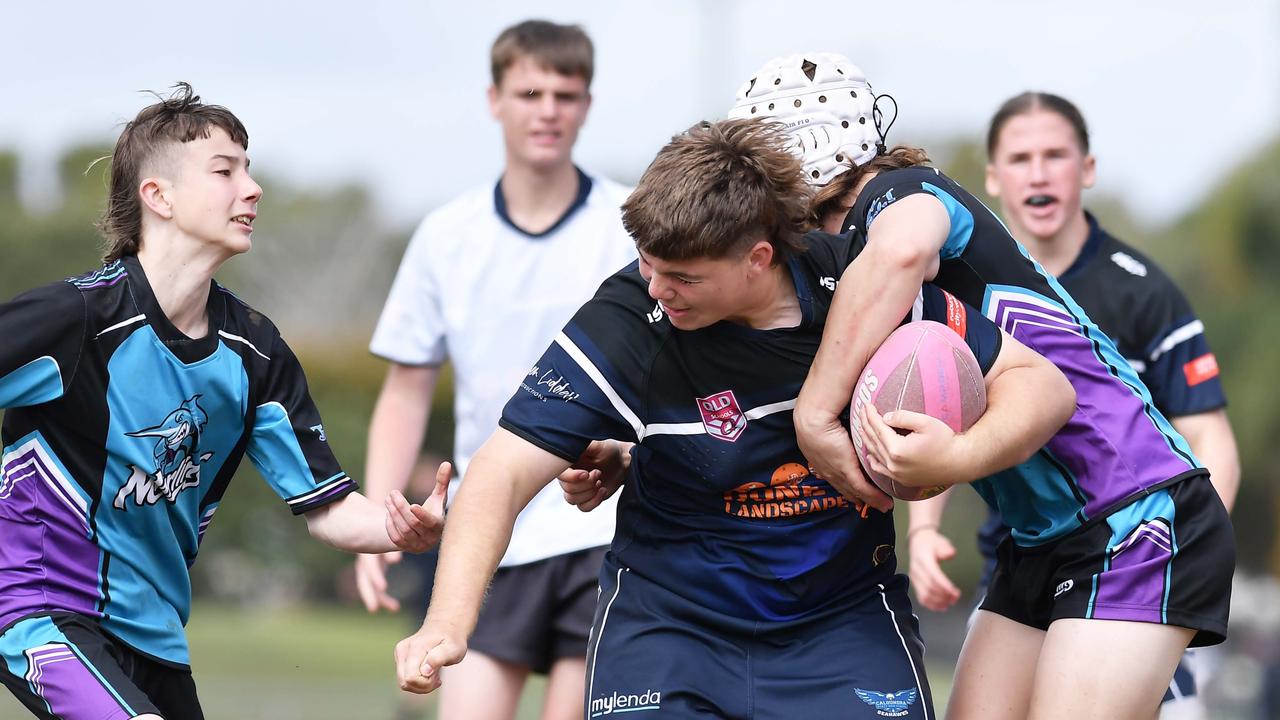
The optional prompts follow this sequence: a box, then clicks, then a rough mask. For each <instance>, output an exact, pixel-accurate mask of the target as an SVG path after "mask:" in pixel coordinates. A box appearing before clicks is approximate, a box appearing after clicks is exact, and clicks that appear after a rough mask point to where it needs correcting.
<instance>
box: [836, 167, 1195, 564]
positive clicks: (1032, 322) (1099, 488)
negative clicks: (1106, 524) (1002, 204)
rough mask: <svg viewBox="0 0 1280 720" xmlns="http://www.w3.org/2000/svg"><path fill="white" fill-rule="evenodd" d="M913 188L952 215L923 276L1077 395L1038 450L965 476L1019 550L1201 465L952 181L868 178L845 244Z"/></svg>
mask: <svg viewBox="0 0 1280 720" xmlns="http://www.w3.org/2000/svg"><path fill="white" fill-rule="evenodd" d="M921 193H926V194H929V195H932V196H934V197H936V198H937V199H938V200H939V201H941V202H942V205H943V206H944V207H945V208H946V211H947V213H948V216H949V218H950V221H951V227H950V231H949V234H948V237H947V239H946V242H945V243H944V244H943V246H942V250H941V253H940V261H941V263H940V266H939V270H938V275H937V277H936V278H935V279H934V282H935V283H936V284H937V285H938V286H939V287H942V288H943V289H945V290H947V291H948V292H951V293H953V294H954V295H955V296H956V297H958V298H960V300H963V301H964V302H966V303H968V304H969V305H972V306H974V307H977V308H981V310H982V313H983V314H984V315H986V317H988V318H989V319H990V320H992V321H993V322H995V323H996V324H997V325H999V326H1000V327H1001V328H1002V329H1004V330H1005V331H1006V332H1008V333H1009V334H1010V335H1012V336H1013V337H1014V338H1016V339H1018V340H1019V341H1021V342H1022V343H1023V344H1024V345H1027V346H1028V347H1030V348H1031V349H1033V350H1035V351H1036V352H1038V353H1040V354H1041V355H1043V356H1044V357H1046V358H1048V359H1049V360H1050V361H1051V362H1052V363H1053V364H1055V365H1057V366H1058V368H1059V369H1060V370H1062V372H1063V374H1065V375H1066V377H1067V379H1068V380H1069V381H1070V382H1071V384H1072V386H1073V387H1074V388H1075V391H1076V404H1077V409H1076V412H1075V414H1074V415H1073V416H1072V417H1071V419H1070V420H1068V421H1067V424H1066V426H1065V427H1064V428H1063V429H1062V430H1061V431H1060V432H1059V433H1058V434H1057V435H1055V436H1054V437H1053V439H1051V440H1050V441H1049V443H1048V444H1047V445H1046V446H1045V447H1044V448H1042V449H1041V450H1040V452H1038V453H1036V454H1035V455H1034V456H1032V457H1031V459H1030V460H1028V461H1027V462H1025V463H1022V464H1020V465H1017V466H1015V467H1013V468H1010V469H1008V470H1005V471H1003V472H1000V473H997V474H996V475H993V476H992V477H990V478H986V479H982V480H977V481H975V482H974V483H973V486H974V489H976V490H977V491H978V493H979V494H980V495H982V497H983V498H984V499H985V500H986V501H987V502H988V504H990V505H991V506H993V507H995V508H996V509H998V510H999V511H1000V514H1001V515H1002V516H1003V517H1004V520H1005V522H1006V523H1008V524H1009V525H1010V527H1012V528H1013V536H1014V539H1015V540H1016V541H1017V542H1018V543H1019V544H1020V545H1025V546H1032V545H1040V544H1043V543H1047V542H1050V541H1053V540H1056V539H1058V538H1060V537H1063V536H1065V535H1067V534H1068V533H1070V532H1072V531H1074V530H1076V529H1078V528H1080V527H1082V526H1083V525H1085V524H1086V523H1089V522H1091V521H1094V520H1097V519H1098V518H1102V517H1106V516H1107V515H1109V514H1111V513H1112V512H1114V511H1116V510H1117V509H1119V508H1122V507H1124V506H1126V505H1129V504H1130V503H1131V502H1132V501H1133V500H1134V499H1135V498H1138V497H1141V496H1143V495H1145V494H1147V493H1149V492H1151V491H1152V490H1154V489H1157V488H1160V487H1164V486H1167V485H1170V484H1172V483H1175V482H1178V481H1180V480H1182V479H1185V478H1187V477H1191V476H1193V475H1196V474H1201V473H1203V472H1204V470H1203V469H1202V468H1200V467H1199V462H1198V461H1197V460H1196V459H1195V457H1194V456H1193V455H1192V452H1191V448H1190V446H1188V445H1187V442H1186V440H1185V439H1183V437H1182V436H1181V435H1179V434H1178V433H1177V431H1175V430H1174V429H1173V426H1172V425H1170V424H1169V421H1168V420H1167V419H1166V418H1165V417H1164V416H1163V415H1162V414H1161V413H1160V412H1159V411H1158V410H1156V408H1155V406H1154V404H1153V402H1152V399H1151V394H1150V392H1149V391H1148V390H1147V388H1146V386H1145V385H1143V383H1142V381H1141V380H1140V379H1139V378H1138V375H1137V373H1136V372H1134V370H1133V368H1132V367H1130V365H1129V363H1127V362H1126V361H1125V360H1124V358H1123V357H1122V356H1121V355H1120V352H1119V351H1118V350H1117V349H1116V347H1115V344H1114V343H1113V342H1112V341H1111V339H1110V338H1108V337H1107V336H1106V334H1104V333H1103V332H1102V331H1101V330H1099V329H1098V326H1097V325H1095V324H1094V322H1093V321H1092V320H1091V319H1090V317H1089V315H1088V314H1087V313H1086V312H1085V311H1084V309H1083V308H1081V307H1080V305H1079V304H1078V303H1077V302H1076V300H1075V299H1073V298H1072V296H1071V295H1070V294H1069V293H1068V292H1067V291H1066V290H1065V289H1064V288H1063V287H1062V285H1061V284H1059V282H1058V281H1057V280H1056V279H1055V278H1054V277H1053V276H1052V275H1050V274H1049V273H1047V272H1045V270H1044V269H1043V268H1041V267H1040V265H1039V264H1038V263H1036V262H1035V261H1034V260H1032V259H1031V256H1030V255H1029V254H1028V253H1027V251H1026V249H1025V248H1023V247H1022V245H1020V244H1019V243H1018V242H1017V241H1016V240H1014V238H1013V236H1012V235H1010V234H1009V232H1008V230H1007V229H1006V228H1005V227H1004V225H1003V224H1002V223H1001V222H1000V220H999V218H997V217H996V215H995V214H994V213H992V212H991V211H990V210H989V209H988V208H987V207H986V206H985V205H983V204H982V202H981V201H979V200H978V199H977V198H975V197H974V196H973V195H972V194H970V193H969V192H968V191H967V190H965V189H964V188H962V187H960V186H959V185H958V184H957V183H956V182H955V181H953V180H952V179H951V178H948V177H947V176H945V175H943V174H942V173H941V172H939V171H937V170H935V169H934V168H930V167H911V168H904V169H901V170H889V171H886V172H882V173H880V174H879V175H877V176H876V177H874V178H872V180H871V181H870V182H868V183H867V185H866V187H865V188H864V189H863V190H862V192H861V193H860V194H859V197H858V200H857V202H855V203H854V206H853V208H852V209H851V210H850V211H849V215H848V216H847V218H846V222H845V228H846V230H847V231H849V232H851V233H852V236H853V239H854V241H855V245H857V247H859V248H861V247H864V246H865V243H866V241H867V229H868V228H869V227H871V226H872V224H873V223H874V222H875V221H876V218H877V217H878V216H879V214H880V212H882V211H883V210H884V209H885V208H886V207H888V206H890V205H892V204H893V203H895V202H897V201H899V200H901V199H902V198H904V197H910V196H911V195H915V194H921Z"/></svg>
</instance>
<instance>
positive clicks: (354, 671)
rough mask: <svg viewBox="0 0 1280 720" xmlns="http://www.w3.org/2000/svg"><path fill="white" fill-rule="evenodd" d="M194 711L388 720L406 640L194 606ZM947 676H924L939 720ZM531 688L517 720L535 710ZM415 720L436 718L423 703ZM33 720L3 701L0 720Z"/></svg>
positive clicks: (325, 616) (366, 627)
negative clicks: (395, 651) (398, 650)
mask: <svg viewBox="0 0 1280 720" xmlns="http://www.w3.org/2000/svg"><path fill="white" fill-rule="evenodd" d="M187 630H188V636H189V637H190V640H191V651H192V658H193V659H192V662H193V666H194V669H195V676H196V684H197V686H198V687H199V690H200V699H201V703H202V705H203V706H204V711H205V715H206V717H208V718H209V720H224V719H230V718H236V719H237V720H268V719H269V720H390V719H391V718H394V717H396V714H395V709H396V704H397V701H398V697H399V696H400V695H401V693H400V691H399V689H397V688H396V686H395V681H394V669H393V667H392V662H391V651H392V648H393V647H394V646H395V643H396V641H398V640H399V639H400V638H401V637H403V636H404V635H405V633H406V631H407V630H408V627H407V626H406V621H405V620H404V618H402V617H388V616H386V615H377V616H370V615H367V614H365V613H364V612H362V611H359V610H356V609H344V608H317V607H297V608H286V609H278V610H258V611H255V610H245V609H243V608H225V607H219V606H210V605H198V606H197V607H196V608H195V610H194V612H193V613H192V619H191V623H190V625H189V626H188V628H187ZM950 676H951V673H950V668H937V669H935V668H930V677H931V678H932V683H933V690H934V696H935V699H936V701H937V705H938V710H939V711H941V710H942V706H943V701H944V698H945V693H946V689H947V688H946V687H945V685H946V684H947V680H949V679H950ZM540 696H541V682H540V681H539V680H538V679H536V678H535V680H534V681H533V682H531V683H530V685H529V687H528V689H527V690H526V692H525V696H524V698H523V699H522V700H521V706H520V713H519V716H518V717H519V720H533V719H534V718H537V717H538V710H539V708H540V702H539V701H540ZM420 707H421V709H420V713H419V714H418V715H416V716H409V717H415V718H422V720H430V719H432V718H434V717H435V713H434V701H433V700H432V699H431V698H427V699H426V702H425V703H422V704H421V706H420ZM29 717H30V716H29V715H27V714H26V713H25V711H24V710H23V709H22V708H21V706H20V705H18V703H17V701H16V700H14V699H13V697H12V696H10V695H8V693H4V695H3V697H0V720H20V719H21V718H29Z"/></svg>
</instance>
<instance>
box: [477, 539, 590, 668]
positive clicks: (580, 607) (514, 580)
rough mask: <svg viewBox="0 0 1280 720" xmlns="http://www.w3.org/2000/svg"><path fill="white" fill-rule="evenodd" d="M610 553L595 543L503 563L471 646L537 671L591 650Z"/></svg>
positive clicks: (481, 609)
mask: <svg viewBox="0 0 1280 720" xmlns="http://www.w3.org/2000/svg"><path fill="white" fill-rule="evenodd" d="M604 553H605V548H592V549H590V550H581V551H579V552H575V553H569V554H567V555H557V556H555V557H552V558H547V559H546V560H539V561H538V562H532V563H529V564H527V565H516V566H514V567H507V568H498V572H497V573H495V574H494V576H493V583H492V584H491V585H490V586H489V594H488V595H487V596H486V597H485V601H484V606H483V607H481V608H480V619H479V621H478V622H477V623H476V630H475V632H474V633H472V635H471V641H470V643H469V646H470V648H471V649H472V650H475V651H477V652H480V653H483V654H485V655H488V656H489V657H492V658H494V659H496V660H501V661H503V662H508V663H514V664H517V665H525V666H527V667H528V668H529V669H530V670H532V671H534V672H537V673H546V672H548V671H549V670H550V669H551V666H552V664H554V663H555V661H557V660H559V659H561V658H581V657H583V656H585V655H586V652H587V638H588V636H589V635H590V633H591V615H592V613H593V612H594V611H595V607H596V595H598V594H599V590H600V586H599V578H600V563H601V561H602V560H603V559H604Z"/></svg>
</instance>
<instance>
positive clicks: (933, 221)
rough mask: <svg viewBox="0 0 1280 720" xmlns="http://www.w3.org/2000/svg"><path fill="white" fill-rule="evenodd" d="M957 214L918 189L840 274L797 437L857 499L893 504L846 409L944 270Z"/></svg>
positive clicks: (881, 220) (883, 216)
mask: <svg viewBox="0 0 1280 720" xmlns="http://www.w3.org/2000/svg"><path fill="white" fill-rule="evenodd" d="M950 228H951V220H950V218H949V217H948V216H947V211H946V208H944V207H943V205H942V202H941V201H940V200H938V199H937V198H936V197H933V196H932V195H924V194H919V195H912V196H910V197H906V198H903V199H902V200H899V201H898V202H896V203H894V204H892V205H890V206H889V207H887V208H885V209H884V210H883V211H882V212H881V213H880V215H879V216H878V217H877V218H876V221H875V223H874V224H873V225H872V226H871V229H870V231H869V233H868V235H867V247H866V249H864V250H863V251H862V253H861V254H860V255H859V256H858V258H857V259H856V260H854V261H853V263H851V264H850V265H849V267H848V268H847V269H846V270H845V272H844V274H843V275H842V276H841V278H840V284H839V285H838V286H837V288H836V293H835V297H834V299H833V300H832V305H831V310H830V314H829V315H828V316H827V324H826V326H825V328H824V329H823V336H822V344H821V346H819V348H818V354H817V356H816V357H815V358H814V361H813V365H812V367H810V368H809V376H808V377H807V378H806V379H805V383H804V387H803V388H801V390H800V396H799V398H798V399H797V401H796V408H795V412H794V413H793V417H794V419H795V426H796V439H797V441H798V442H799V445H800V450H801V452H803V453H804V456H805V458H806V459H807V460H808V462H809V465H810V466H811V467H812V468H814V469H815V471H816V473H817V475H818V477H820V478H822V479H823V480H826V481H827V482H828V483H830V484H831V485H832V486H833V487H835V488H836V489H837V490H839V491H840V493H841V494H843V495H844V496H845V497H847V498H849V499H851V500H859V501H864V502H866V503H867V504H868V505H870V506H871V507H874V508H876V509H877V510H881V511H885V510H888V509H889V508H891V507H892V506H893V501H892V500H890V498H889V496H888V495H885V494H884V493H883V492H881V491H880V490H878V489H877V488H876V487H875V486H874V485H872V484H871V483H870V482H868V481H867V479H866V478H865V477H864V476H863V474H862V471H861V469H860V468H859V467H858V461H857V458H856V457H855V455H854V450H853V442H852V440H851V439H850V436H849V431H848V430H847V429H846V428H845V427H844V426H843V424H842V423H841V422H840V413H841V412H842V411H843V409H844V408H845V407H846V406H847V405H848V404H849V398H850V397H852V396H853V386H854V384H855V383H856V382H857V379H858V375H859V374H860V373H861V372H862V368H863V367H864V366H865V365H866V364H867V360H868V359H869V358H870V357H871V354H872V353H873V352H875V350H876V348H878V347H880V343H882V342H884V339H885V338H886V337H888V336H889V333H891V332H893V329H894V328H895V327H897V326H898V324H899V323H900V322H901V321H902V318H903V317H905V316H906V315H907V313H908V312H909V311H910V310H911V303H912V302H913V300H914V299H915V297H916V294H917V293H919V292H920V284H921V283H923V282H924V281H925V280H929V279H932V278H933V276H934V275H936V274H937V272H938V253H939V251H940V250H941V248H942V245H943V243H944V242H946V239H947V233H948V232H949V231H950Z"/></svg>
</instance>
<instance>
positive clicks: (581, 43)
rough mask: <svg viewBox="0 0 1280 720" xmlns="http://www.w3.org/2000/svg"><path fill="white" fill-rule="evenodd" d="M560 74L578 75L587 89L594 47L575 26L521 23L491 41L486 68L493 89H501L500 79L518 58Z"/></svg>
mask: <svg viewBox="0 0 1280 720" xmlns="http://www.w3.org/2000/svg"><path fill="white" fill-rule="evenodd" d="M523 57H527V58H531V59H533V61H534V62H536V63H538V65H540V66H542V67H544V68H548V69H551V70H554V71H556V72H558V73H560V74H561V75H578V76H580V77H581V78H582V79H583V80H586V81H587V86H588V87H590V86H591V76H592V75H593V74H594V72H595V48H594V46H592V44H591V38H590V37H587V33H586V32H584V31H583V29H582V28H581V27H579V26H577V25H559V24H556V23H553V22H548V21H546V20H525V21H524V22H522V23H519V24H517V25H512V26H511V27H509V28H507V29H506V30H503V31H502V34H500V35H498V39H497V40H494V41H493V48H492V49H491V50H490V51H489V66H490V71H491V72H492V74H493V86H494V87H502V76H503V75H505V74H506V72H507V68H509V67H511V65H512V64H513V63H515V62H516V61H517V60H519V59H520V58H523Z"/></svg>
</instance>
